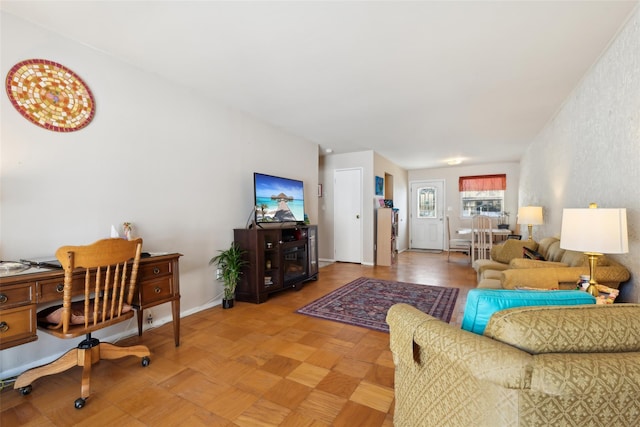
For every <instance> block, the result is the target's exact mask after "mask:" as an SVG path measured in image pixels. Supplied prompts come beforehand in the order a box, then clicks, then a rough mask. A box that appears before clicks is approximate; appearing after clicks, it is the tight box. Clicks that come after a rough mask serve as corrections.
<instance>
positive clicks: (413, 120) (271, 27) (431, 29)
mask: <svg viewBox="0 0 640 427" xmlns="http://www.w3.org/2000/svg"><path fill="white" fill-rule="evenodd" d="M637 3H638V1H637V0H634V1H578V0H565V1H516V0H513V1H480V0H476V1H466V2H463V1H452V0H449V1H409V2H403V1H378V2H373V1H316V2H314V1H280V2H276V1H256V2H246V1H226V2H214V1H136V2H133V1H39V2H35V1H28V0H20V1H7V0H3V1H2V3H1V4H0V8H1V9H2V10H4V11H6V12H8V13H11V14H14V15H17V16H20V17H22V18H24V19H26V20H28V21H31V22H34V23H36V24H39V25H41V26H43V27H46V28H48V29H51V30H53V31H55V32H58V33H60V34H62V35H65V36H67V37H69V38H71V39H74V40H77V41H78V42H80V43H83V44H85V45H88V46H91V47H93V48H95V49H98V50H101V51H103V52H105V53H107V54H109V55H112V56H113V57H115V58H118V59H120V60H122V61H124V62H127V63H129V64H132V65H134V66H136V67H138V68H140V69H143V70H147V71H149V72H150V73H156V74H158V75H161V76H162V77H165V78H166V79H168V80H171V81H173V82H176V83H178V84H180V85H186V86H193V87H194V88H195V89H196V90H197V91H198V92H200V93H202V94H204V95H206V96H210V97H211V98H214V99H216V100H219V101H220V102H222V103H224V104H226V105H229V106H232V107H234V108H237V109H240V110H243V111H246V112H248V113H250V114H252V115H254V116H256V117H259V118H261V119H263V120H265V121H268V122H270V123H272V124H275V125H277V126H279V127H281V128H284V129H286V130H288V131H290V132H292V133H294V134H297V135H300V136H303V137H305V138H307V139H309V140H311V141H314V142H316V143H318V144H319V145H320V147H321V151H322V152H324V150H325V149H327V148H331V149H333V150H334V152H335V153H344V152H351V151H361V150H375V151H376V152H378V153H379V154H381V155H382V156H384V157H386V158H387V159H389V160H391V161H393V162H394V163H396V164H398V165H400V166H402V167H404V168H407V169H419V168H428V167H438V166H442V165H444V164H445V162H446V160H449V159H451V158H455V157H460V158H463V159H464V160H465V164H478V163H487V162H496V161H518V160H519V159H520V156H521V154H522V152H523V150H524V149H525V148H526V146H527V145H528V143H529V142H530V141H531V140H532V138H534V137H535V136H536V135H537V133H538V132H539V131H540V130H541V129H542V128H543V126H544V125H545V124H546V123H547V122H548V121H549V120H550V118H551V117H553V115H554V113H555V112H556V111H557V110H558V109H559V108H560V106H561V104H562V102H563V100H565V99H566V98H567V96H568V95H569V94H570V92H571V91H572V90H573V89H574V88H575V87H576V85H577V84H578V83H579V81H580V79H581V78H582V77H583V76H584V75H585V73H586V72H587V71H588V69H589V67H590V66H592V65H593V64H594V63H595V62H596V61H597V59H598V58H599V56H600V55H601V54H602V52H603V51H604V50H605V49H606V47H607V46H608V44H609V43H610V41H611V40H612V39H613V38H614V37H615V35H616V33H617V31H618V30H619V29H620V28H621V26H622V25H623V24H624V22H625V21H626V19H627V18H628V16H629V15H630V13H631V12H632V11H633V8H634V7H635V6H636V4H637ZM3 43H10V41H7V40H4V41H3ZM78 72H79V71H78Z"/></svg>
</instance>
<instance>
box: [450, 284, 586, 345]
mask: <svg viewBox="0 0 640 427" xmlns="http://www.w3.org/2000/svg"><path fill="white" fill-rule="evenodd" d="M595 302H596V299H595V298H594V297H593V296H591V295H589V294H587V293H586V292H582V291H544V290H541V291H535V290H505V289H479V288H476V289H471V290H470V291H469V293H468V294H467V303H466V306H465V309H464V316H463V318H462V329H464V330H467V331H470V332H474V333H476V334H482V333H483V332H484V330H485V327H486V325H487V322H488V321H489V319H490V318H491V316H492V315H493V314H494V313H495V312H497V311H500V310H504V309H507V308H512V307H522V306H542V305H544V306H547V305H576V304H595Z"/></svg>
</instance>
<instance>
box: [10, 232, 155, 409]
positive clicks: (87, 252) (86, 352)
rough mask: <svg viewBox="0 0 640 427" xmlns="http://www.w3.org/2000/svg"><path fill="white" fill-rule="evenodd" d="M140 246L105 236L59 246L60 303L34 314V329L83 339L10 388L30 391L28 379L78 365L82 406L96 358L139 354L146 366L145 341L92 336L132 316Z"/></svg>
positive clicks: (139, 243) (22, 391)
mask: <svg viewBox="0 0 640 427" xmlns="http://www.w3.org/2000/svg"><path fill="white" fill-rule="evenodd" d="M141 251H142V239H136V240H132V241H128V240H123V239H104V240H99V241H97V242H95V243H93V244H91V245H87V246H63V247H61V248H60V249H58V250H57V252H56V258H57V259H58V261H60V263H61V264H62V267H63V268H64V287H63V291H62V292H63V299H62V307H51V308H49V309H45V310H43V311H42V312H41V313H38V328H40V329H41V330H42V331H45V332H47V333H49V334H51V335H54V336H56V337H58V338H64V339H66V338H75V337H78V336H81V335H85V339H84V340H83V341H82V342H81V343H80V344H79V345H78V347H77V348H74V349H72V350H70V351H68V352H67V353H65V354H64V355H63V356H61V357H60V358H58V359H57V360H55V361H53V362H51V363H49V364H47V365H43V366H40V367H37V368H33V369H30V370H28V371H26V372H24V373H22V374H21V375H20V376H19V377H18V378H17V379H16V382H15V384H14V389H19V390H20V392H21V393H22V394H23V395H27V394H29V393H30V392H31V383H33V382H34V381H35V380H37V379H38V378H40V377H44V376H46V375H52V374H57V373H60V372H64V371H66V370H68V369H70V368H72V367H74V366H82V383H81V387H80V397H79V398H78V399H77V400H76V401H75V407H76V408H77V409H80V408H82V407H83V406H84V405H85V403H86V400H87V398H88V397H89V394H90V381H91V366H92V365H93V364H94V363H97V362H99V361H100V359H119V358H121V357H125V356H137V357H141V358H142V366H148V365H149V360H150V359H149V355H150V353H149V349H148V348H147V347H146V346H143V345H136V346H132V347H118V346H115V345H113V344H109V343H101V342H100V341H99V340H98V339H97V338H92V337H91V332H93V331H97V330H99V329H102V328H106V327H107V326H112V325H115V324H118V323H120V322H124V321H126V320H128V319H131V318H132V317H133V315H134V310H133V309H132V307H131V303H132V300H133V297H134V294H135V290H136V289H135V288H136V278H137V275H138V263H139V261H140V254H141ZM129 262H130V263H129ZM78 269H84V274H83V275H82V276H83V278H82V277H79V276H78V274H77V273H78V272H79V271H80V274H82V270H78ZM74 272H75V273H76V276H75V283H74ZM82 282H84V283H82ZM79 293H81V294H82V295H81V299H77V300H76V301H73V302H72V299H71V298H72V296H74V294H75V295H76V296H77V294H79Z"/></svg>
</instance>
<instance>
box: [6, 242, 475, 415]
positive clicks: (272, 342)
mask: <svg viewBox="0 0 640 427" xmlns="http://www.w3.org/2000/svg"><path fill="white" fill-rule="evenodd" d="M363 276H366V277H376V278H380V279H388V280H398V281H403V282H411V283H422V284H428V285H439V286H450V287H458V288H460V290H461V292H460V294H459V297H458V301H457V303H456V308H455V311H454V314H453V318H452V321H451V322H452V323H456V324H459V323H460V321H461V317H462V309H463V307H464V303H465V301H466V294H467V291H468V290H469V289H471V288H473V287H474V285H475V272H474V271H473V269H472V268H471V266H470V264H469V263H468V257H465V256H464V255H463V254H455V253H454V254H452V255H451V262H450V263H448V262H447V254H446V252H444V253H441V254H431V253H424V252H409V251H407V252H403V253H401V254H400V255H399V259H398V264H397V265H396V266H393V267H368V266H362V265H359V264H348V263H334V264H330V265H328V266H326V267H323V268H322V269H321V270H320V278H319V280H318V281H316V282H309V283H307V284H306V285H305V286H304V287H303V288H302V290H300V291H295V290H287V291H284V292H281V293H278V294H275V295H272V296H271V297H270V298H269V300H268V301H267V302H265V303H263V304H258V305H256V304H249V303H236V306H235V307H234V308H233V309H231V310H222V309H221V308H220V307H219V306H218V307H214V308H212V309H208V310H205V311H201V312H199V313H196V314H194V315H191V316H187V317H184V318H183V319H182V323H181V326H182V331H181V332H182V334H181V346H180V347H177V348H176V347H175V346H174V345H173V336H172V334H173V332H172V328H171V324H170V323H167V324H165V325H162V326H160V327H158V328H155V329H151V330H149V331H147V332H145V333H144V334H143V337H142V338H138V337H137V336H136V337H132V338H128V339H126V340H122V341H121V342H120V343H119V344H122V345H127V344H135V343H144V344H145V345H147V346H148V347H149V349H150V350H151V364H150V365H149V367H147V368H142V367H141V366H140V361H139V359H137V358H134V357H128V358H124V359H120V360H115V361H108V360H105V361H101V362H100V363H99V364H97V365H95V366H94V368H93V378H92V393H93V394H92V396H91V398H90V399H89V400H88V401H87V404H86V406H85V407H84V408H83V409H81V410H77V409H75V408H74V407H73V402H74V400H75V399H76V398H77V397H78V396H79V378H80V372H81V371H80V368H73V369H71V370H69V371H67V372H65V373H62V374H57V375H54V376H50V377H45V378H41V379H39V380H37V381H36V382H35V383H34V384H33V392H32V393H31V394H30V395H28V396H21V395H20V394H19V393H18V392H17V391H14V390H12V389H5V390H3V391H2V392H1V393H0V410H1V412H0V425H1V426H3V427H9V426H18V425H28V426H68V425H92V426H106V425H112V426H116V425H117V426H175V425H189V426H247V427H248V426H251V427H254V426H295V427H304V426H314V427H320V426H350V427H354V426H366V427H375V426H392V425H393V406H394V393H393V381H394V379H393V373H394V367H393V360H392V357H391V352H390V351H389V336H388V334H386V333H383V332H378V331H373V330H369V329H364V328H360V327H356V326H350V325H345V324H342V323H336V322H331V321H327V320H322V319H316V318H312V317H308V316H304V315H300V314H296V313H295V310H296V309H298V308H300V307H302V306H303V305H305V304H307V303H309V302H311V301H313V300H315V299H317V298H318V297H320V296H323V295H325V294H327V293H328V292H330V291H332V290H334V289H336V288H338V287H340V286H342V285H344V284H346V283H348V282H350V281H352V280H354V279H357V278H358V277H363ZM69 342H70V343H71V342H72V340H69Z"/></svg>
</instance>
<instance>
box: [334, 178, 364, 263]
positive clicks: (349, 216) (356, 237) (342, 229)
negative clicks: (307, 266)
mask: <svg viewBox="0 0 640 427" xmlns="http://www.w3.org/2000/svg"><path fill="white" fill-rule="evenodd" d="M333 181H334V182H333V188H334V201H333V247H334V251H335V254H334V258H335V260H336V261H342V262H355V263H362V169H360V168H357V169H338V170H335V171H334V180H333Z"/></svg>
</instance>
